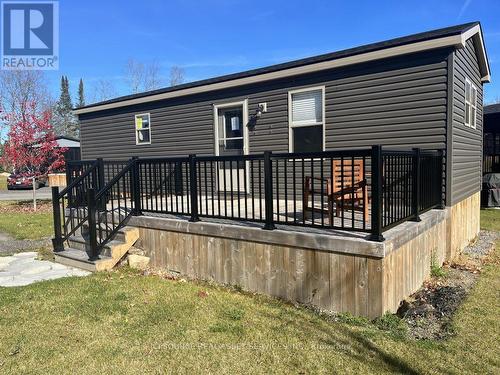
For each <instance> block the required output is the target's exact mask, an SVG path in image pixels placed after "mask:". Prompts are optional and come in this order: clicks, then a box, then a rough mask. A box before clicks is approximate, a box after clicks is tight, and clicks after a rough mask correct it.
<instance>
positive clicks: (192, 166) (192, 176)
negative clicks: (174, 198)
mask: <svg viewBox="0 0 500 375" xmlns="http://www.w3.org/2000/svg"><path fill="white" fill-rule="evenodd" d="M189 191H190V201H191V218H190V219H189V221H191V222H196V221H200V217H199V215H198V182H197V171H196V155H194V154H192V155H189Z"/></svg>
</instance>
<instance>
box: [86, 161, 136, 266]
mask: <svg viewBox="0 0 500 375" xmlns="http://www.w3.org/2000/svg"><path fill="white" fill-rule="evenodd" d="M117 165H119V166H123V165H124V164H123V163H121V162H120V163H117ZM136 174H137V159H132V160H130V161H129V162H127V163H126V164H125V166H124V167H123V168H122V169H121V170H120V171H119V172H118V173H117V174H116V175H115V176H114V177H113V178H112V179H110V181H109V182H108V183H107V184H106V185H105V186H104V187H103V188H102V189H101V190H99V191H98V192H96V191H95V190H93V189H90V190H89V191H88V202H89V203H88V213H89V214H88V217H89V221H88V227H89V233H88V236H89V242H90V248H91V250H92V254H91V259H97V258H98V257H99V254H100V252H101V250H102V249H103V248H104V246H106V244H107V243H108V242H109V241H110V240H111V239H112V238H113V237H114V235H115V234H116V233H117V232H118V231H119V230H120V229H121V228H122V227H123V226H124V225H125V224H126V223H127V221H128V219H129V218H130V216H132V215H133V214H136V210H135V203H136V201H135V199H134V196H135V189H136V186H137V180H138V179H137V177H136Z"/></svg>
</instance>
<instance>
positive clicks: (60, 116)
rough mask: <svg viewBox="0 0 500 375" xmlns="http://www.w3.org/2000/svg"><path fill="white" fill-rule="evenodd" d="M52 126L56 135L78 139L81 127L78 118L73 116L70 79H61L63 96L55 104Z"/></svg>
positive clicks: (63, 77) (64, 77)
mask: <svg viewBox="0 0 500 375" xmlns="http://www.w3.org/2000/svg"><path fill="white" fill-rule="evenodd" d="M52 125H53V127H54V130H55V133H56V135H67V136H70V137H77V138H78V136H79V133H80V129H79V128H80V126H79V123H78V120H77V118H76V116H75V115H74V114H73V108H72V104H71V95H70V93H69V80H68V77H66V76H62V77H61V96H60V97H59V100H58V101H57V103H56V104H55V107H54V110H53V116H52Z"/></svg>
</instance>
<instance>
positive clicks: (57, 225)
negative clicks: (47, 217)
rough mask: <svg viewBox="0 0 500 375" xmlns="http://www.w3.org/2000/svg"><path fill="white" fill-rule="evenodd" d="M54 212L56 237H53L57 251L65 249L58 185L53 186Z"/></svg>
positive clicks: (53, 243)
mask: <svg viewBox="0 0 500 375" xmlns="http://www.w3.org/2000/svg"><path fill="white" fill-rule="evenodd" d="M52 213H53V216H54V238H53V239H52V245H53V247H54V251H55V252H58V251H63V250H64V245H63V240H62V227H61V206H60V205H59V187H57V186H53V187H52Z"/></svg>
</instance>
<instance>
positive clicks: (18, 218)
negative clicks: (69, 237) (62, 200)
mask: <svg viewBox="0 0 500 375" xmlns="http://www.w3.org/2000/svg"><path fill="white" fill-rule="evenodd" d="M32 204H33V203H32V202H29V201H26V202H0V232H4V233H8V234H10V235H11V236H12V237H14V238H16V239H19V240H24V239H32V240H37V239H41V238H46V237H50V236H52V235H53V223H52V210H51V205H50V204H49V203H48V202H38V210H37V212H33V210H32Z"/></svg>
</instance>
